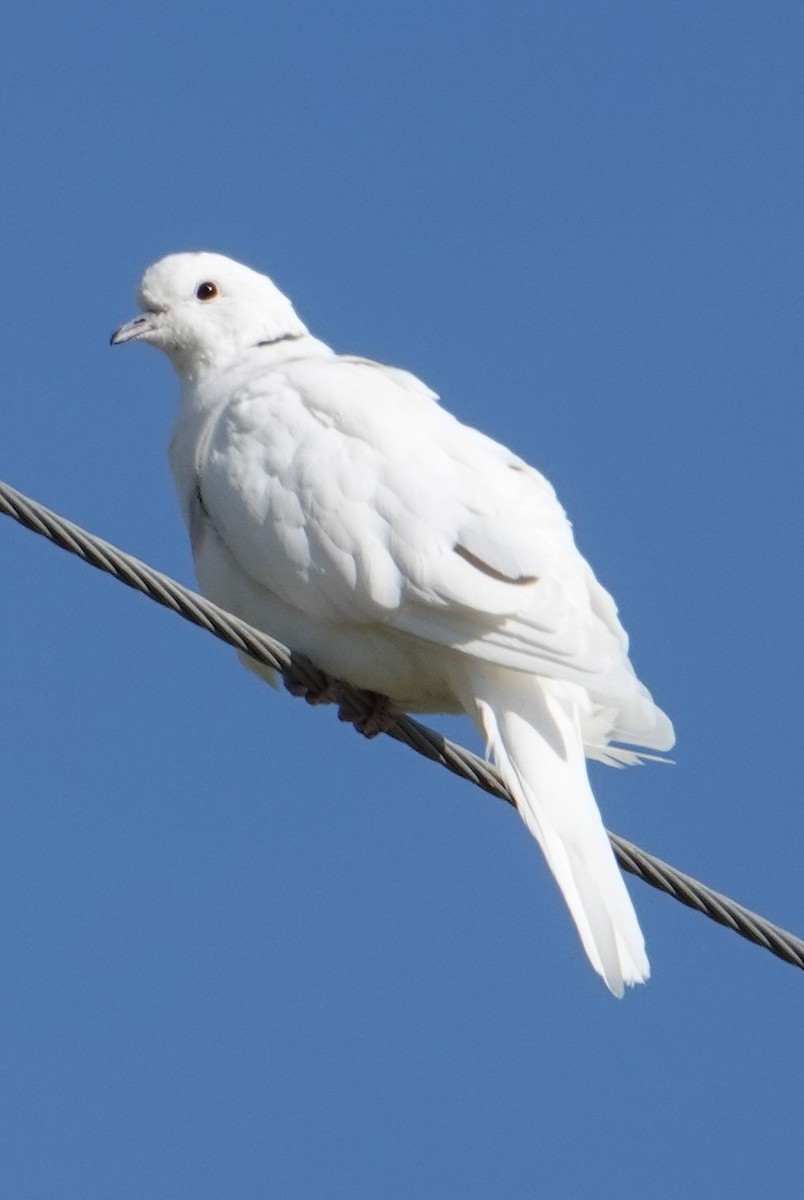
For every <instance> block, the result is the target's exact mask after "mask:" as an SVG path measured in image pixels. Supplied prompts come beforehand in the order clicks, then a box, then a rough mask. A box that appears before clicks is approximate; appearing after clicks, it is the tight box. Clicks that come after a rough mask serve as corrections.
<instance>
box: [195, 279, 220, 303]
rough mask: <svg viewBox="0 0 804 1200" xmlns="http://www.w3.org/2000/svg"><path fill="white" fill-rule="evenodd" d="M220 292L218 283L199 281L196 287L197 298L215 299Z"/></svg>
mask: <svg viewBox="0 0 804 1200" xmlns="http://www.w3.org/2000/svg"><path fill="white" fill-rule="evenodd" d="M217 294H218V285H217V284H216V283H210V282H209V281H207V282H206V283H199V285H198V287H197V288H196V289H195V297H196V300H214V299H215V297H216V296H217Z"/></svg>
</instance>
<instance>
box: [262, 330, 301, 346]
mask: <svg viewBox="0 0 804 1200" xmlns="http://www.w3.org/2000/svg"><path fill="white" fill-rule="evenodd" d="M304 336H305V335H304V334H303V333H283V334H281V335H280V336H279V337H275V338H266V339H265V341H264V342H257V345H258V346H275V345H276V344H277V343H278V342H298V341H299V339H300V338H303V337H304Z"/></svg>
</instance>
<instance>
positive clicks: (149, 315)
mask: <svg viewBox="0 0 804 1200" xmlns="http://www.w3.org/2000/svg"><path fill="white" fill-rule="evenodd" d="M161 316H162V314H161V313H158V312H144V313H140V315H139V316H138V317H135V318H134V320H133V321H126V323H125V325H121V326H120V328H119V329H116V330H115V331H114V333H113V334H112V336H111V338H110V339H109V344H110V345H112V346H119V345H120V344H121V342H136V341H141V340H143V339H144V340H146V341H147V340H148V338H149V337H150V336H151V334H154V333H156V331H157V329H158V328H159V320H160V317H161Z"/></svg>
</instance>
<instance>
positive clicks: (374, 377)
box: [112, 253, 673, 996]
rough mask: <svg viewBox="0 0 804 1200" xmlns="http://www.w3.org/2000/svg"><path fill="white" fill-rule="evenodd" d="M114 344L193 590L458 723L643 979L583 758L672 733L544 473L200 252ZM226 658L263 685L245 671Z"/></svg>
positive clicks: (164, 274) (617, 975) (571, 895)
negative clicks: (164, 434)
mask: <svg viewBox="0 0 804 1200" xmlns="http://www.w3.org/2000/svg"><path fill="white" fill-rule="evenodd" d="M139 301H140V305H141V307H142V309H143V312H142V314H141V315H140V316H139V317H137V318H135V319H134V320H133V321H130V322H129V323H128V324H127V325H124V326H123V327H122V328H121V329H119V330H118V331H117V333H116V334H115V335H114V337H113V339H112V340H113V341H114V342H123V341H130V340H135V339H136V340H140V341H146V342H149V343H150V344H152V345H155V346H157V347H158V348H159V349H161V350H163V351H164V352H165V353H166V354H168V356H169V357H170V358H171V360H172V362H173V365H174V367H175V368H176V371H177V373H178V375H179V379H180V381H181V397H180V408H179V414H178V418H177V421H176V425H175V429H174V433H173V437H172V440H171V444H170V461H171V466H172V469H173V474H174V478H175V481H176V486H177V489H178V493H179V500H180V503H181V506H182V511H183V513H184V518H185V520H186V522H187V525H188V528H189V530H190V534H191V538H192V544H193V555H194V560H195V566H196V572H197V575H198V579H199V583H200V585H201V587H202V589H203V591H204V592H205V594H206V595H207V596H209V597H210V598H211V599H212V600H214V601H216V602H217V603H218V604H220V605H222V606H223V607H224V608H227V609H230V610H231V611H232V612H235V613H237V614H239V615H240V616H242V617H243V618H244V619H245V620H247V621H249V622H251V623H252V624H254V625H256V626H258V627H260V628H263V629H265V630H266V631H267V632H269V633H271V634H273V635H274V636H276V637H278V638H280V639H281V640H282V641H284V642H285V643H287V644H288V645H289V646H290V647H291V648H292V649H294V650H297V651H299V652H301V653H304V654H306V655H308V656H309V657H310V658H311V659H312V660H313V661H314V662H316V663H317V664H318V665H319V666H321V667H322V668H323V669H324V670H325V671H327V672H328V673H329V674H331V675H333V676H336V677H339V678H342V679H346V680H348V681H349V682H351V683H353V684H355V685H358V686H360V687H364V688H368V689H370V690H372V691H375V692H379V693H382V694H384V695H387V696H389V697H390V698H391V700H392V701H393V703H394V704H395V705H396V706H398V707H399V708H400V709H412V710H418V711H451V712H456V711H466V712H467V713H468V714H469V716H470V717H471V718H472V719H473V720H474V721H475V723H476V724H477V725H478V726H479V727H480V728H481V730H482V731H483V734H484V736H485V738H486V741H487V745H488V748H489V750H490V752H491V754H492V756H493V758H494V760H495V762H496V763H497V765H498V766H499V768H500V770H501V772H502V774H503V775H504V777H505V779H506V782H507V783H508V785H509V787H510V788H511V791H512V793H513V795H514V797H515V799H516V801H517V805H518V808H519V811H520V812H521V814H522V817H523V819H524V820H525V823H526V825H527V826H528V828H529V829H530V831H531V833H532V834H533V836H534V837H535V838H536V840H537V841H538V843H539V845H540V846H541V848H542V850H543V852H544V855H545V857H546V859H547V862H548V864H549V866H550V869H551V871H552V872H553V875H554V876H555V878H556V881H557V882H558V885H559V887H560V888H561V890H562V892H563V894H564V898H565V900H566V902H567V905H568V907H569V909H570V912H571V913H572V916H573V919H574V921H575V924H576V925H577V928H578V932H579V934H580V937H581V940H582V942H583V945H584V948H585V949H586V952H587V954H588V956H589V959H590V961H591V963H592V966H593V967H594V968H595V970H596V971H597V972H598V973H599V974H600V975H601V976H602V977H603V979H604V980H605V982H606V984H607V985H608V987H609V988H610V990H611V991H612V992H613V993H614V994H615V995H618V996H619V995H622V992H623V985H624V984H633V983H637V982H640V981H643V980H645V979H646V978H647V977H648V974H649V967H648V961H647V958H646V956H645V950H644V943H643V938H642V934H641V932H640V929H639V925H638V923H637V919H636V915H635V913H634V910H633V907H632V905H631V901H630V899H629V896H628V893H627V891H626V888H625V884H624V882H623V879H622V876H621V875H620V872H619V870H618V868H617V865H616V862H615V859H614V855H613V853H612V850H611V847H610V845H609V841H608V838H607V836H606V833H605V830H604V828H603V824H602V821H601V818H600V814H599V812H598V809H597V805H596V803H595V800H594V797H593V796H592V792H591V789H590V786H589V782H588V779H587V773H586V764H585V756H586V757H593V758H598V759H600V760H602V761H604V762H610V763H616V764H622V763H631V762H637V761H639V758H640V754H639V752H638V751H636V750H632V749H627V748H625V747H623V746H622V745H618V743H626V744H627V745H629V746H638V747H644V748H647V749H649V750H659V751H664V750H668V749H669V748H670V747H671V746H672V744H673V730H672V726H671V724H670V722H669V720H668V719H667V717H666V716H665V715H664V713H662V712H661V711H660V709H658V708H657V707H656V705H655V704H654V703H653V701H652V699H651V697H650V695H649V693H648V692H647V690H646V689H645V688H644V687H643V685H642V684H641V683H640V682H639V680H638V679H637V677H636V675H635V674H634V671H633V668H632V667H631V664H630V662H629V660H628V641H627V638H626V635H625V632H624V630H623V628H622V626H621V625H620V623H619V621H618V619H617V610H616V608H615V605H614V602H613V601H612V599H611V597H610V596H609V595H608V593H607V592H606V591H605V590H604V589H603V588H602V587H601V586H600V584H599V583H598V582H597V580H596V579H595V577H594V575H593V574H592V571H591V569H590V568H589V566H588V564H587V563H586V562H585V561H584V559H583V558H582V557H581V555H580V554H579V553H578V550H577V549H576V547H575V543H574V540H573V537H572V531H571V528H570V525H569V522H568V521H567V519H566V517H565V515H564V512H563V510H562V508H561V506H560V505H559V503H558V501H557V500H556V497H555V493H554V492H553V489H552V488H551V486H550V484H549V483H548V482H547V481H546V480H545V479H544V478H543V477H542V476H541V475H540V474H539V473H538V472H537V471H535V470H533V469H532V468H531V467H529V466H528V465H527V464H526V463H524V462H523V461H522V460H521V459H519V458H517V457H516V455H514V454H512V453H511V452H510V451H509V450H506V449H505V448H504V447H503V446H500V445H498V444H497V443H496V442H494V441H492V440H491V439H490V438H488V437H485V436H484V435H483V434H481V433H479V432H477V431H476V430H474V429H471V428H469V427H467V426H465V425H462V424H461V423H460V422H459V421H457V420H456V419H455V418H454V417H452V416H451V415H450V414H449V413H447V412H446V411H445V410H444V409H442V408H441V407H440V406H439V404H438V403H437V397H436V396H435V394H434V393H433V392H431V391H430V390H429V389H428V388H427V387H425V385H424V384H422V383H421V382H420V381H419V380H418V379H416V378H415V377H414V376H413V375H410V374H409V373H408V372H406V371H402V370H397V369H395V368H391V367H386V366H382V365H380V364H378V363H373V362H370V361H368V360H365V359H360V358H354V357H348V356H338V355H336V354H334V353H333V351H332V350H330V349H329V347H327V346H325V345H324V344H323V343H322V342H320V341H318V340H317V339H316V338H314V337H312V336H311V335H310V334H309V332H308V331H307V329H306V328H305V326H304V325H303V324H302V322H301V321H300V320H299V318H298V317H297V316H296V314H295V312H294V310H293V308H292V306H291V304H290V302H289V301H288V300H287V299H286V297H284V296H283V295H282V294H281V293H280V292H279V291H278V290H277V289H276V287H275V286H274V285H273V284H272V283H271V281H270V280H269V279H267V278H266V277H265V276H263V275H259V274H257V273H256V272H254V271H251V270H249V269H248V268H247V267H244V266H241V265H240V264H239V263H235V262H232V261H231V260H230V259H227V258H224V257H222V256H220V255H216V254H206V253H198V254H177V255H171V256H170V257H168V258H165V259H162V260H161V261H160V262H158V263H156V264H155V265H154V266H152V267H150V268H149V270H148V271H147V272H146V274H145V276H144V278H143V281H142V284H141V287H140V292H139ZM244 661H246V663H247V665H249V666H251V667H252V669H254V670H256V671H257V672H258V673H259V674H261V675H264V676H266V677H267V675H268V672H266V670H265V669H264V668H263V667H260V666H258V665H257V664H255V663H253V662H250V661H249V660H244Z"/></svg>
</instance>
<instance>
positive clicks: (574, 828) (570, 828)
mask: <svg viewBox="0 0 804 1200" xmlns="http://www.w3.org/2000/svg"><path fill="white" fill-rule="evenodd" d="M463 683H464V686H466V684H467V683H468V685H469V687H470V688H471V690H472V693H473V699H474V711H475V712H476V713H477V718H478V723H479V725H480V727H481V729H482V731H483V733H484V735H485V737H486V742H487V746H488V749H489V752H490V753H491V755H492V757H493V759H494V761H495V762H496V764H497V766H498V767H499V769H500V772H501V774H502V776H503V778H504V779H505V781H506V783H507V784H508V787H509V788H510V790H511V792H512V794H513V796H514V799H515V800H516V802H517V807H518V808H519V811H520V813H521V815H522V817H523V819H524V821H525V824H526V825H527V827H528V829H529V830H530V832H531V833H532V834H533V836H534V837H535V838H536V841H537V842H538V843H539V845H540V846H541V848H542V851H543V853H544V856H545V858H546V859H547V863H548V866H549V867H550V870H551V871H552V873H553V875H554V876H555V879H556V882H557V883H558V886H559V887H560V888H561V891H562V893H563V895H564V899H565V901H566V903H567V906H568V908H569V910H570V912H571V914H572V918H573V920H574V921H575V924H576V926H577V928H578V933H579V934H580V936H581V941H582V942H583V946H584V949H585V950H586V953H587V955H588V956H589V960H590V962H591V963H592V966H593V967H594V968H595V970H596V971H597V972H598V974H599V975H601V976H602V977H603V979H604V980H605V982H606V986H607V987H608V988H609V990H610V991H611V992H612V993H613V994H614V995H615V996H622V994H623V990H624V985H625V984H634V983H644V981H645V980H646V979H647V978H648V976H649V975H650V966H649V964H648V959H647V957H646V955H645V943H644V939H643V937H642V931H641V930H640V928H639V923H638V921H637V917H636V913H635V912H634V908H633V905H632V903H631V898H630V896H629V895H628V892H627V891H626V887H625V883H624V881H623V877H622V875H621V874H620V870H619V867H618V866H617V862H616V860H615V858H614V852H613V850H612V848H611V844H610V842H609V839H608V835H607V833H606V830H605V828H604V826H603V821H602V819H601V816H600V812H599V811H598V807H597V804H596V803H595V798H594V796H593V795H592V789H591V787H590V786H589V779H588V777H587V774H586V758H585V755H584V747H583V739H582V735H581V729H580V720H579V713H578V707H577V704H575V703H573V700H572V693H573V692H575V691H577V693H578V695H579V696H580V695H581V693H580V689H576V688H575V687H574V685H564V684H556V683H554V682H553V681H551V680H543V679H538V678H534V676H532V675H524V674H522V673H520V672H516V671H505V670H501V669H500V668H499V667H486V666H485V665H482V666H481V665H480V664H478V663H476V662H475V663H473V664H472V667H471V670H470V671H469V672H467V676H466V677H465V678H464V681H463ZM467 711H469V712H470V713H471V712H472V708H471V707H469V705H467Z"/></svg>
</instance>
